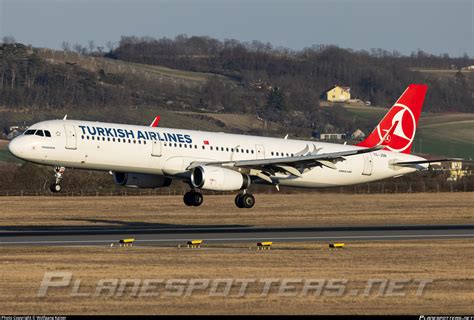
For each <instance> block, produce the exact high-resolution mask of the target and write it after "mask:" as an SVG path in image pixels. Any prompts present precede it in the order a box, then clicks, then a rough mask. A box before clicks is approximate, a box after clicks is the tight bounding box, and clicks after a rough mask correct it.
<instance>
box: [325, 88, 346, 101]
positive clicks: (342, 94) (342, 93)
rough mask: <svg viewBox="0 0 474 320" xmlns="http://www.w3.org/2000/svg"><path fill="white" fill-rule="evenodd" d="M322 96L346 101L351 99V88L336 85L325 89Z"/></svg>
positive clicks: (329, 99) (328, 99) (326, 98)
mask: <svg viewBox="0 0 474 320" xmlns="http://www.w3.org/2000/svg"><path fill="white" fill-rule="evenodd" d="M322 98H323V99H324V100H327V101H332V102H344V101H348V100H350V99H351V88H349V87H342V86H338V85H334V86H332V87H331V88H329V89H328V90H326V91H324V92H323V94H322Z"/></svg>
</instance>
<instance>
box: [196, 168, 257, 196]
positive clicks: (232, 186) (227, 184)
mask: <svg viewBox="0 0 474 320" xmlns="http://www.w3.org/2000/svg"><path fill="white" fill-rule="evenodd" d="M250 181H251V180H250V177H249V176H248V175H246V174H242V173H240V172H237V171H234V170H231V169H227V168H223V167H217V166H199V167H196V168H194V169H193V171H192V173H191V184H192V185H193V187H195V188H200V189H204V190H214V191H234V190H241V189H247V188H248V187H249V186H250Z"/></svg>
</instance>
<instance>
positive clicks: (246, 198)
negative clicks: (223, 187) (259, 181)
mask: <svg viewBox="0 0 474 320" xmlns="http://www.w3.org/2000/svg"><path fill="white" fill-rule="evenodd" d="M242 204H243V205H244V208H247V209H250V208H252V207H253V206H254V205H255V198H254V196H253V195H251V194H250V193H246V194H244V195H242Z"/></svg>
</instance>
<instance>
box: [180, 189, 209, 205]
mask: <svg viewBox="0 0 474 320" xmlns="http://www.w3.org/2000/svg"><path fill="white" fill-rule="evenodd" d="M203 200H204V198H203V196H202V194H201V193H200V192H197V191H195V190H191V191H189V192H186V193H185V194H184V197H183V201H184V204H185V205H187V206H189V207H191V206H192V207H199V206H200V205H201V204H202V201H203Z"/></svg>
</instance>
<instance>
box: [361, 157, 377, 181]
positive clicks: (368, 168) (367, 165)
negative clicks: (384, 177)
mask: <svg viewBox="0 0 474 320" xmlns="http://www.w3.org/2000/svg"><path fill="white" fill-rule="evenodd" d="M363 157H364V169H363V170H362V174H363V175H365V176H370V175H372V168H373V166H374V163H373V160H372V154H370V153H365V154H363Z"/></svg>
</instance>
